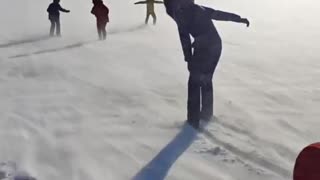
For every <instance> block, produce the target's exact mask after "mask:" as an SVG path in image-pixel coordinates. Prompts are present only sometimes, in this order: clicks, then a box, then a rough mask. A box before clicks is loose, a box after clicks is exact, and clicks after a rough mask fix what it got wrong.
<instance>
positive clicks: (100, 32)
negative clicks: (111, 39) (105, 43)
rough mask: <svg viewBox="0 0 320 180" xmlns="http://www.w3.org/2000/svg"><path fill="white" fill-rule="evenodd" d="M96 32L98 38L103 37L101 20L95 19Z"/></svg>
mask: <svg viewBox="0 0 320 180" xmlns="http://www.w3.org/2000/svg"><path fill="white" fill-rule="evenodd" d="M97 32H98V38H99V39H100V40H102V39H103V35H102V30H101V20H99V19H97Z"/></svg>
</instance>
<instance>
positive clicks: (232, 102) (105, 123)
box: [0, 0, 320, 180]
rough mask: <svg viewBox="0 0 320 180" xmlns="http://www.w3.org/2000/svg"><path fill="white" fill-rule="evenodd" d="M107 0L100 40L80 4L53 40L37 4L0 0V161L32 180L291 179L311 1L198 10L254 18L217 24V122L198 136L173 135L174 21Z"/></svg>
mask: <svg viewBox="0 0 320 180" xmlns="http://www.w3.org/2000/svg"><path fill="white" fill-rule="evenodd" d="M109 1H110V2H108V3H107V4H108V5H109V6H110V9H111V23H110V26H109V35H108V39H107V41H105V42H100V41H96V39H97V37H96V30H95V19H94V17H92V16H91V15H90V14H89V11H90V8H91V2H90V1H81V2H80V1H79V2H75V1H71V0H64V1H63V2H62V3H61V4H62V5H63V6H64V7H65V8H69V9H71V13H70V14H63V15H62V33H63V37H62V38H55V39H48V38H47V31H48V28H49V22H48V20H47V14H46V11H45V10H46V7H47V5H48V3H49V1H44V0H24V1H20V0H2V5H1V6H0V12H1V13H2V14H3V15H1V16H0V23H1V24H2V26H1V31H0V97H1V101H0V112H1V113H0V142H1V143H0V162H5V161H14V162H16V163H17V164H18V165H19V166H20V167H21V168H22V169H24V170H25V171H27V172H29V173H30V174H32V175H33V176H34V177H37V179H39V180H57V179H59V180H82V179H83V180H88V179H92V180H100V179H108V180H127V179H134V180H139V179H140V180H157V179H159V180H160V179H164V178H166V179H168V180H181V179H183V180H194V179H201V180H212V179H214V180H244V179H246V180H257V179H259V180H279V179H283V180H289V179H291V173H292V168H293V165H294V160H295V157H296V156H297V154H298V153H299V151H300V150H301V149H302V148H303V147H304V146H306V145H308V144H310V143H312V142H315V141H318V140H319V137H320V132H319V130H318V129H319V128H318V127H320V122H319V120H318V117H319V112H318V107H319V104H320V95H319V94H320V93H319V92H320V84H319V83H318V82H319V80H320V78H319V77H320V71H319V68H320V63H319V62H318V61H317V60H318V59H319V56H320V53H319V52H320V51H319V50H320V49H319V46H318V45H317V44H316V43H317V41H316V40H317V39H319V38H320V33H319V32H320V31H319V28H320V27H319V24H316V23H314V22H315V21H316V20H317V19H316V17H319V15H320V14H319V12H317V10H316V5H315V3H317V2H316V1H315V0H305V1H298V0H297V1H292V0H291V1H289V0H280V1H276V0H263V1H259V2H252V1H250V0H244V1H241V2H240V1H237V0H229V1H218V0H202V1H199V2H201V3H203V4H206V5H208V6H212V7H215V8H216V9H221V10H225V11H231V12H236V13H238V14H240V15H242V16H247V17H248V18H249V19H251V21H252V27H251V28H249V29H247V28H246V27H245V26H243V25H240V24H233V23H222V22H218V23H217V27H218V28H219V31H220V32H221V36H222V38H223V40H224V50H223V56H222V59H221V63H220V64H219V67H218V70H217V74H216V77H215V79H214V84H215V114H216V116H217V120H216V121H215V122H214V123H211V124H209V125H208V126H207V129H208V131H209V132H207V133H204V134H199V135H197V134H196V133H195V132H194V131H192V129H189V128H188V127H184V126H183V127H182V128H181V124H182V123H183V121H184V120H185V114H186V80H187V75H188V74H187V72H186V64H185V63H184V62H183V57H182V54H181V48H180V45H179V39H178V36H177V32H176V26H175V24H174V23H173V22H172V20H171V19H169V18H168V17H167V16H166V15H165V11H164V9H163V7H162V6H161V5H160V6H157V10H158V16H159V18H158V19H159V23H158V26H156V27H153V26H144V25H143V24H142V23H143V21H144V15H145V12H144V10H145V9H144V7H143V6H134V5H132V4H133V2H134V1H119V0H109ZM12 7H14V8H15V11H13V10H12ZM3 25H5V26H3ZM305 31H307V32H305Z"/></svg>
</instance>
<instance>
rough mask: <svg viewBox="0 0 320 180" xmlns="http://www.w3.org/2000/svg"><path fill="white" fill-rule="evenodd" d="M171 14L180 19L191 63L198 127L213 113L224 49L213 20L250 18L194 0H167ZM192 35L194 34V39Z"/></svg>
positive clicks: (191, 107) (191, 117)
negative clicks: (216, 76) (215, 77)
mask: <svg viewBox="0 0 320 180" xmlns="http://www.w3.org/2000/svg"><path fill="white" fill-rule="evenodd" d="M164 4H165V7H166V10H167V13H168V15H169V16H171V17H172V18H173V19H174V20H175V21H176V23H177V26H178V31H179V35H180V41H181V44H182V49H183V53H184V58H185V61H186V62H187V63H188V70H189V73H190V74H189V82H188V107H187V109H188V115H187V117H188V119H187V122H188V123H189V124H190V125H192V126H193V127H195V128H198V127H199V121H200V119H202V120H209V119H211V118H212V116H213V87H212V77H213V74H214V72H215V69H216V66H217V64H218V62H219V58H220V55H221V50H222V42H221V38H220V36H219V34H218V32H217V30H216V28H215V26H214V24H213V22H212V20H218V21H233V22H238V23H244V24H246V25H247V26H249V21H248V20H247V19H245V18H241V17H240V16H238V15H236V14H232V13H227V12H222V11H218V10H214V9H211V8H208V7H204V6H200V5H197V4H195V3H194V1H193V0H164ZM190 35H191V36H192V37H193V38H194V42H193V43H191V39H190Z"/></svg>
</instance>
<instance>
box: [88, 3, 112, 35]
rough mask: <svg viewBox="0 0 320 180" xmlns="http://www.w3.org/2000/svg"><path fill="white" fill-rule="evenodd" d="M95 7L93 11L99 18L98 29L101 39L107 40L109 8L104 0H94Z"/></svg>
mask: <svg viewBox="0 0 320 180" xmlns="http://www.w3.org/2000/svg"><path fill="white" fill-rule="evenodd" d="M92 3H93V8H92V10H91V13H92V14H93V15H95V16H96V18H97V29H98V35H99V39H100V40H105V39H106V37H107V30H106V26H107V23H108V22H109V8H108V7H107V6H106V5H104V4H103V1H102V0H93V1H92Z"/></svg>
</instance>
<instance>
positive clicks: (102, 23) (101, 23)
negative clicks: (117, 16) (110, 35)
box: [97, 19, 107, 40]
mask: <svg viewBox="0 0 320 180" xmlns="http://www.w3.org/2000/svg"><path fill="white" fill-rule="evenodd" d="M106 26H107V20H104V19H103V20H101V19H97V30H98V36H99V39H100V40H105V39H106V37H107V30H106Z"/></svg>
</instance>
